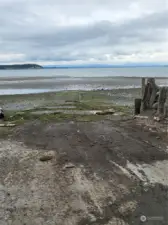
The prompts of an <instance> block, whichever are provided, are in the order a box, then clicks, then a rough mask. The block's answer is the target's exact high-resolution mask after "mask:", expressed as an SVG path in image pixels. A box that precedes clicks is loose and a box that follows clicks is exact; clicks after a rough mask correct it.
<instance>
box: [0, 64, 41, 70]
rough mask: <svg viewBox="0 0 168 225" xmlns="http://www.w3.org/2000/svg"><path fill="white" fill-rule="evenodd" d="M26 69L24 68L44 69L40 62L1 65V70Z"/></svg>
mask: <svg viewBox="0 0 168 225" xmlns="http://www.w3.org/2000/svg"><path fill="white" fill-rule="evenodd" d="M22 69H23V70H24V69H43V67H42V66H40V65H38V64H13V65H0V70H22Z"/></svg>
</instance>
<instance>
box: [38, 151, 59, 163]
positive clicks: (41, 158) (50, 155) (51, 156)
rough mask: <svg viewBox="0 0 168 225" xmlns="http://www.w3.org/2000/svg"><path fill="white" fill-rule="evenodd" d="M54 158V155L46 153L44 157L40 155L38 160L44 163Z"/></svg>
mask: <svg viewBox="0 0 168 225" xmlns="http://www.w3.org/2000/svg"><path fill="white" fill-rule="evenodd" d="M54 156H55V154H54V153H53V152H52V153H51V152H48V153H46V154H45V155H42V156H41V157H40V158H39V160H40V161H41V162H46V161H50V160H52V159H53V158H54Z"/></svg>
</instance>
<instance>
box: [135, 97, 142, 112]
mask: <svg viewBox="0 0 168 225" xmlns="http://www.w3.org/2000/svg"><path fill="white" fill-rule="evenodd" d="M134 106H135V108H134V114H135V115H138V114H140V112H141V98H136V99H135V101H134Z"/></svg>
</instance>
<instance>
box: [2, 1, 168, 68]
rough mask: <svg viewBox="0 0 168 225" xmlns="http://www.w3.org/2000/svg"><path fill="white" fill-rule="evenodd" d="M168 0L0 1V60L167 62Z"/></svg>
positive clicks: (7, 62)
mask: <svg viewBox="0 0 168 225" xmlns="http://www.w3.org/2000/svg"><path fill="white" fill-rule="evenodd" d="M167 21H168V0H85V1H83V0H0V64H12V63H39V64H41V65H79V64H125V63H136V62H147V63H168V22H167Z"/></svg>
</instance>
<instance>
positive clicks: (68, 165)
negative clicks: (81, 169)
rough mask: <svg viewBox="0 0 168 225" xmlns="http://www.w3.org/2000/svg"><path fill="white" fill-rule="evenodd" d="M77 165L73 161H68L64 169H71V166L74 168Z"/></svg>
mask: <svg viewBox="0 0 168 225" xmlns="http://www.w3.org/2000/svg"><path fill="white" fill-rule="evenodd" d="M74 167H75V165H74V164H72V163H67V164H66V165H65V166H64V168H63V169H64V170H65V169H71V168H74Z"/></svg>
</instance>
